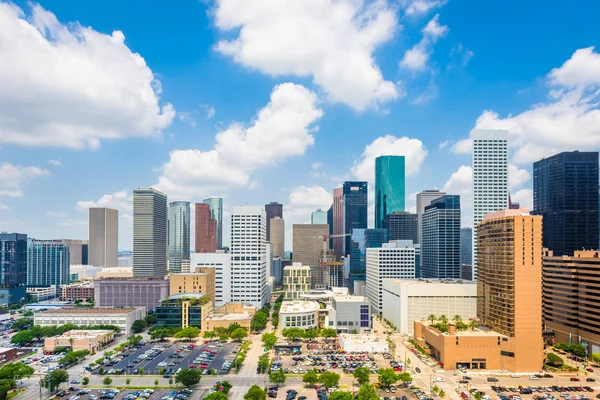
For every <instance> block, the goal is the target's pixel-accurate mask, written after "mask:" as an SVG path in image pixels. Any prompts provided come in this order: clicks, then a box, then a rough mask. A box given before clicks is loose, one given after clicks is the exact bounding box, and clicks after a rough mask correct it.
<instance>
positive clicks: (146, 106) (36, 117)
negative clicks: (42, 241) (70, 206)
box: [0, 2, 175, 149]
mask: <svg viewBox="0 0 600 400" xmlns="http://www.w3.org/2000/svg"><path fill="white" fill-rule="evenodd" d="M124 42H125V37H124V35H123V33H122V32H120V31H114V32H112V34H110V35H108V34H104V33H100V32H97V31H95V30H93V29H92V28H90V27H83V26H81V25H80V24H78V23H76V22H75V23H69V24H62V23H61V22H59V21H58V20H57V19H56V17H55V16H54V14H52V13H51V12H49V11H46V10H45V9H43V8H42V7H41V6H39V5H37V4H33V5H31V13H30V15H26V14H25V12H24V11H23V10H22V9H20V8H19V7H17V6H15V5H14V4H12V3H5V2H0V43H2V47H1V50H2V51H1V52H0V65H1V66H2V67H1V68H0V87H1V88H2V90H0V132H2V134H0V143H10V144H16V145H23V146H54V147H70V148H78V149H81V148H97V147H99V146H100V141H101V140H109V139H119V138H125V137H148V136H157V135H159V134H160V132H161V130H162V129H164V128H165V127H167V126H169V124H170V123H171V121H172V120H173V117H174V115H175V112H174V110H173V107H172V105H171V104H168V103H167V104H163V105H160V104H159V103H160V102H159V94H160V82H158V81H157V80H156V78H155V76H154V74H153V72H152V70H150V68H149V67H148V66H147V65H146V62H145V61H144V59H143V58H142V56H140V55H139V54H137V53H134V52H132V51H131V50H130V49H129V48H128V47H127V46H126V45H125V43H124Z"/></svg>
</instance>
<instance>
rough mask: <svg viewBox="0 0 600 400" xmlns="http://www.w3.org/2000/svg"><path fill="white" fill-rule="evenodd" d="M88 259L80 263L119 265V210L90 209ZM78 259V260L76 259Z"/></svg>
mask: <svg viewBox="0 0 600 400" xmlns="http://www.w3.org/2000/svg"><path fill="white" fill-rule="evenodd" d="M88 230H89V236H88V238H89V243H88V261H87V262H85V263H84V262H83V260H82V261H81V263H80V264H91V265H100V266H103V267H109V268H110V267H116V266H118V254H119V211H118V210H113V209H111V208H97V207H91V208H90V209H89V211H88ZM75 261H78V260H75Z"/></svg>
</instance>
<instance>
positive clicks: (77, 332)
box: [47, 329, 114, 339]
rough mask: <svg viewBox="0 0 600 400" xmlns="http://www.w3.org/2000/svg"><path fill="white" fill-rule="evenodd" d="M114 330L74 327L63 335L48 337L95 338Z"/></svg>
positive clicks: (111, 332)
mask: <svg viewBox="0 0 600 400" xmlns="http://www.w3.org/2000/svg"><path fill="white" fill-rule="evenodd" d="M113 333H114V331H111V330H108V329H104V330H81V329H73V330H71V331H67V332H65V333H63V334H62V335H56V336H52V337H50V338H47V339H61V338H68V339H93V338H96V337H99V336H104V335H108V334H113Z"/></svg>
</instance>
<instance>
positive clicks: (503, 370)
mask: <svg viewBox="0 0 600 400" xmlns="http://www.w3.org/2000/svg"><path fill="white" fill-rule="evenodd" d="M498 373H499V374H508V371H507V370H505V369H499V370H498Z"/></svg>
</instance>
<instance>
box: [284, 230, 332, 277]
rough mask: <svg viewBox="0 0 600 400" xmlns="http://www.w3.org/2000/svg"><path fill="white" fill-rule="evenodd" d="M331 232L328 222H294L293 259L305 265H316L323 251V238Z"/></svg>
mask: <svg viewBox="0 0 600 400" xmlns="http://www.w3.org/2000/svg"><path fill="white" fill-rule="evenodd" d="M328 234H329V226H328V225H327V224H320V225H317V224H294V226H293V227H292V236H293V238H292V241H293V247H292V260H293V262H294V263H302V265H304V266H309V267H316V266H317V265H318V264H319V256H320V255H321V254H322V253H323V240H325V237H326V236H327V235H328Z"/></svg>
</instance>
